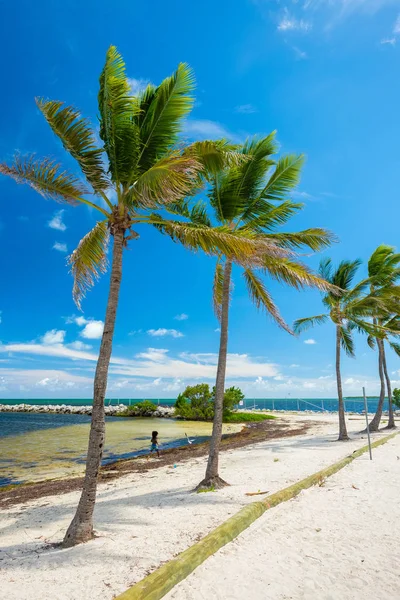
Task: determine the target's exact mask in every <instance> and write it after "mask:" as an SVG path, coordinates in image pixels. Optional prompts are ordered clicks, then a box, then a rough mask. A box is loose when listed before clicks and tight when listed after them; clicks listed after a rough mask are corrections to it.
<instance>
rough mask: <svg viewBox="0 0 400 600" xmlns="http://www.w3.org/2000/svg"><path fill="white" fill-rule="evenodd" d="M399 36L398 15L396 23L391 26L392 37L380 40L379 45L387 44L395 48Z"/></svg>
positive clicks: (399, 17) (399, 23) (399, 22)
mask: <svg viewBox="0 0 400 600" xmlns="http://www.w3.org/2000/svg"><path fill="white" fill-rule="evenodd" d="M399 36H400V13H399V14H398V15H397V18H396V21H395V23H394V25H393V29H392V36H391V37H387V38H384V39H383V40H381V44H388V45H390V46H395V45H396V42H397V39H398V37H399Z"/></svg>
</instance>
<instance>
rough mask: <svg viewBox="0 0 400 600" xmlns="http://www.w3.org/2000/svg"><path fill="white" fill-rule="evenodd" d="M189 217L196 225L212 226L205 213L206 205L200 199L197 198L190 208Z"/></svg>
mask: <svg viewBox="0 0 400 600" xmlns="http://www.w3.org/2000/svg"><path fill="white" fill-rule="evenodd" d="M189 218H190V220H191V222H192V223H196V224H197V225H206V226H207V227H212V223H211V221H210V219H209V217H208V214H207V205H206V203H205V202H203V201H202V200H198V201H197V202H196V203H195V204H194V205H193V206H192V207H191V209H190V213H189Z"/></svg>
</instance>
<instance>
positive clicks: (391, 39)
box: [381, 37, 396, 46]
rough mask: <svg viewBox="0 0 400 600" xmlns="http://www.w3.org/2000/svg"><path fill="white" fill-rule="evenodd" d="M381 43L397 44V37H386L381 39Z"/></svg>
mask: <svg viewBox="0 0 400 600" xmlns="http://www.w3.org/2000/svg"><path fill="white" fill-rule="evenodd" d="M381 44H382V45H384V44H389V45H390V46H395V45H396V38H395V37H392V38H384V39H383V40H381Z"/></svg>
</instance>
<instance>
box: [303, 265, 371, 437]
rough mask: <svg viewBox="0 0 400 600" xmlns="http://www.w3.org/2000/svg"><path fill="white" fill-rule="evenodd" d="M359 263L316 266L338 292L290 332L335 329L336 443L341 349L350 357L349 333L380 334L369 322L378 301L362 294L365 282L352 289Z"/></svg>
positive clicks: (341, 416)
mask: <svg viewBox="0 0 400 600" xmlns="http://www.w3.org/2000/svg"><path fill="white" fill-rule="evenodd" d="M360 265H361V261H360V260H354V261H350V260H344V261H342V262H341V263H340V264H339V265H338V267H337V268H336V269H334V268H333V266H332V261H331V259H330V258H326V259H323V260H322V261H321V263H320V268H319V273H320V275H321V277H323V278H324V279H326V281H329V282H330V283H331V284H332V285H334V286H336V288H339V289H340V290H341V292H340V293H339V294H337V293H336V294H334V293H332V292H328V293H327V294H325V296H324V298H323V300H322V302H323V303H324V305H325V306H326V307H327V308H328V310H329V312H328V313H325V314H321V315H316V316H314V317H307V318H304V319H298V320H297V321H295V323H294V331H295V333H297V334H299V333H301V332H302V331H305V330H306V329H309V328H310V327H313V326H314V325H321V324H322V323H326V322H328V321H329V320H331V321H332V323H333V324H334V325H335V329H336V384H337V393H338V407H339V411H338V412H339V438H338V439H339V440H348V439H349V436H348V434H347V428H346V420H345V413H344V403H343V390H342V378H341V372H340V359H341V349H343V350H344V351H345V353H346V354H347V356H351V357H354V356H355V353H354V341H353V335H352V334H353V331H354V330H355V329H356V330H357V331H359V332H361V333H365V334H366V335H372V336H373V337H378V336H379V335H380V331H379V329H378V328H377V327H374V325H373V324H372V323H371V318H372V317H374V316H375V315H376V314H377V312H378V309H379V308H380V307H381V306H382V304H381V301H380V300H379V299H377V298H375V297H374V296H371V295H365V294H364V293H363V292H364V290H365V287H366V281H365V280H363V281H362V282H361V283H360V284H359V285H356V286H355V287H354V288H352V283H353V280H354V277H355V275H356V273H357V270H358V268H359V266H360Z"/></svg>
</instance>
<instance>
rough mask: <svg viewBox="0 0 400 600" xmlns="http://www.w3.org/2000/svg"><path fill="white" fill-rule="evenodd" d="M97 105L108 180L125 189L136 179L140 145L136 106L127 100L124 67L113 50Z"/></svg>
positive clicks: (102, 78) (126, 81) (109, 56)
mask: <svg viewBox="0 0 400 600" xmlns="http://www.w3.org/2000/svg"><path fill="white" fill-rule="evenodd" d="M98 101H99V112H100V137H101V139H102V140H103V142H104V149H105V151H106V153H107V156H108V161H109V171H110V175H111V179H112V181H113V182H114V183H122V184H125V185H126V184H128V183H129V182H130V181H131V180H132V178H133V179H135V178H136V176H137V168H136V165H137V159H138V154H139V151H140V141H139V129H138V127H137V125H136V123H135V116H136V115H137V114H138V112H139V103H138V99H137V98H135V97H132V96H130V85H129V82H128V79H127V77H126V73H125V63H124V61H123V59H122V56H121V55H120V54H119V53H118V51H117V49H116V47H115V46H110V48H109V49H108V51H107V55H106V62H105V65H104V68H103V71H102V73H101V75H100V91H99V96H98Z"/></svg>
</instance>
